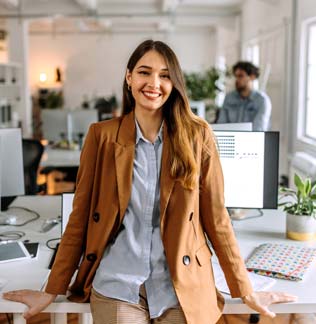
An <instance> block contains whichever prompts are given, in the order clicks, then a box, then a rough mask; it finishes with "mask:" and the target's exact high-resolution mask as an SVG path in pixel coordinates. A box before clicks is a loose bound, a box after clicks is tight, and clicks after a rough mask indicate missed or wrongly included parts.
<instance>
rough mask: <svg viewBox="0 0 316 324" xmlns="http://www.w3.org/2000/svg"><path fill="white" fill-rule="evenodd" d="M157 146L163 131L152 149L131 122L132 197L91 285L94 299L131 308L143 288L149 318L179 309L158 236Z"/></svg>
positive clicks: (158, 177)
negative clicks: (107, 299) (133, 141)
mask: <svg viewBox="0 0 316 324" xmlns="http://www.w3.org/2000/svg"><path fill="white" fill-rule="evenodd" d="M162 146H163V138H162V125H161V127H160V130H159V133H158V136H157V139H156V140H155V142H154V143H151V142H149V141H148V140H147V139H145V138H144V136H143V134H142V132H141V129H140V127H139V125H138V123H137V121H136V148H135V159H134V169H133V183H132V192H131V198H130V201H129V204H128V207H127V209H126V212H125V216H124V219H123V225H124V227H123V230H122V231H121V232H119V234H118V236H117V238H116V240H115V242H114V243H113V244H112V245H109V246H107V248H106V249H105V252H104V254H103V257H102V260H101V263H100V265H99V267H98V269H97V272H96V275H95V278H94V280H93V288H94V289H95V290H96V291H97V292H98V293H100V294H102V295H103V296H107V297H110V298H115V299H119V300H124V301H127V302H130V303H139V288H140V286H141V285H142V284H143V283H144V284H145V289H146V294H147V301H148V306H149V314H150V317H151V318H155V317H159V316H160V315H161V314H162V313H163V312H164V311H165V310H166V309H168V308H171V307H175V306H178V305H179V303H178V299H177V297H176V294H175V291H174V288H173V286H172V282H171V279H170V273H169V270H168V266H167V262H166V256H165V253H164V248H163V244H162V240H161V235H160V207H159V201H160V184H159V179H160V165H161V156H162Z"/></svg>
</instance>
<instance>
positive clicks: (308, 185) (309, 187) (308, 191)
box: [304, 178, 312, 196]
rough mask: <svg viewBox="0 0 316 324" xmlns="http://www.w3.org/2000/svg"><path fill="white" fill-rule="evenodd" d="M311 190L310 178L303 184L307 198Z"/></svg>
mask: <svg viewBox="0 0 316 324" xmlns="http://www.w3.org/2000/svg"><path fill="white" fill-rule="evenodd" d="M311 188H312V181H311V179H310V178H307V179H306V181H305V184H304V190H305V194H306V196H309V194H310V191H311Z"/></svg>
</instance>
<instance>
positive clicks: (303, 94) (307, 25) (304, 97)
mask: <svg viewBox="0 0 316 324" xmlns="http://www.w3.org/2000/svg"><path fill="white" fill-rule="evenodd" d="M311 27H316V17H312V18H309V19H306V20H304V21H303V22H302V29H301V46H300V52H301V53H300V54H301V55H300V57H301V59H300V69H299V71H300V72H299V87H298V89H299V93H298V95H299V96H298V97H299V102H298V119H297V139H298V141H300V142H302V143H303V144H307V145H309V146H311V147H313V149H316V138H314V137H311V136H309V135H307V134H306V128H307V127H306V125H307V102H308V72H309V64H308V58H309V57H308V55H309V49H310V32H311Z"/></svg>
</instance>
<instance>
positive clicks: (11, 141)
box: [0, 128, 24, 222]
mask: <svg viewBox="0 0 316 324" xmlns="http://www.w3.org/2000/svg"><path fill="white" fill-rule="evenodd" d="M22 152H23V151H22V135H21V129H19V128H3V129H0V197H1V210H6V208H7V206H6V205H3V204H4V203H5V201H6V199H5V198H8V197H15V196H18V195H24V171H23V153H22ZM1 217H2V218H3V217H4V216H3V215H1V216H0V218H1ZM0 222H1V219H0Z"/></svg>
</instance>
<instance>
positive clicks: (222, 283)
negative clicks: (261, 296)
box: [212, 261, 276, 294]
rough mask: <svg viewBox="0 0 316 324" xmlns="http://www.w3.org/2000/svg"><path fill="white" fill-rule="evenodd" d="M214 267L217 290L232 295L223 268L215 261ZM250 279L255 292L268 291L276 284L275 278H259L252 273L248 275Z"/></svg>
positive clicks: (213, 262)
mask: <svg viewBox="0 0 316 324" xmlns="http://www.w3.org/2000/svg"><path fill="white" fill-rule="evenodd" d="M212 266H213V272H214V279H215V286H216V288H217V289H218V290H219V291H220V292H222V293H225V294H230V292H229V288H228V286H227V282H226V279H225V276H224V273H223V270H222V268H221V267H220V265H219V264H218V263H217V262H215V261H212ZM248 277H249V280H250V282H251V284H252V287H253V289H254V290H255V291H262V290H267V289H269V288H270V287H272V286H273V285H274V284H275V282H276V280H275V279H273V278H268V277H263V276H259V275H257V274H255V273H251V272H249V273H248Z"/></svg>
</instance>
